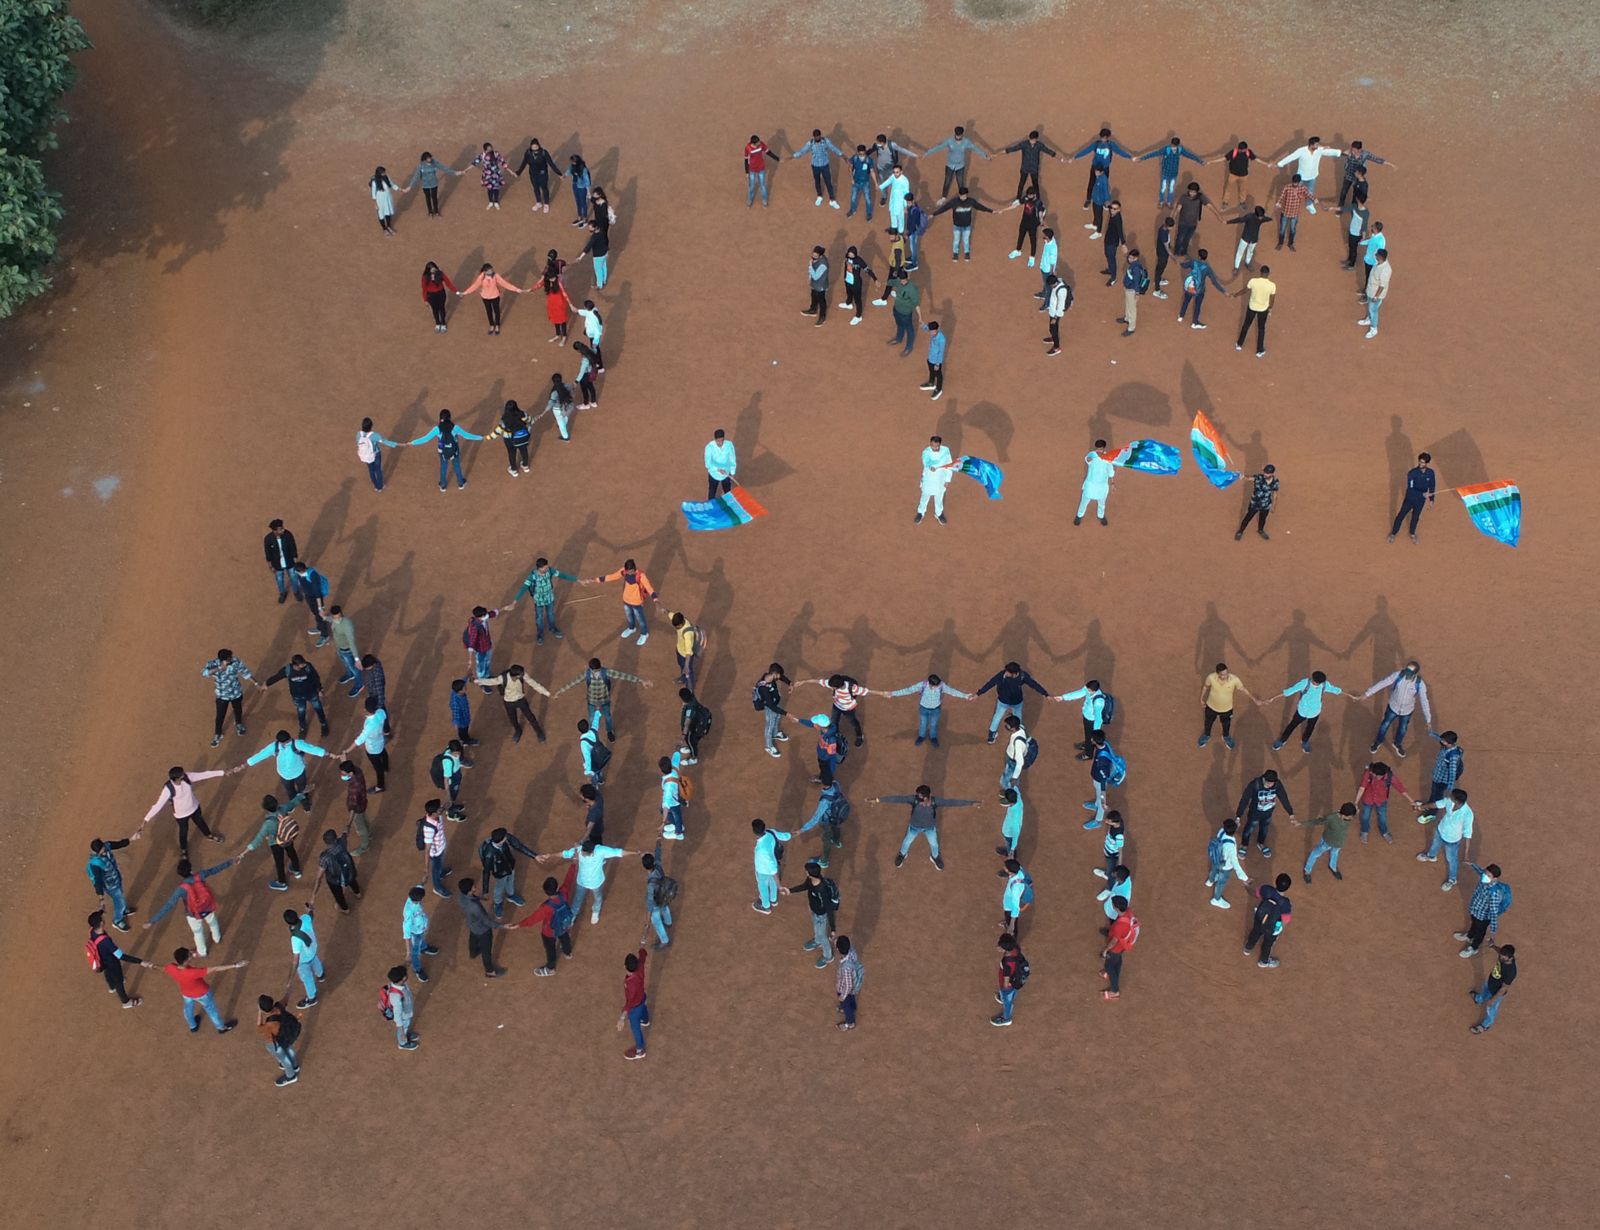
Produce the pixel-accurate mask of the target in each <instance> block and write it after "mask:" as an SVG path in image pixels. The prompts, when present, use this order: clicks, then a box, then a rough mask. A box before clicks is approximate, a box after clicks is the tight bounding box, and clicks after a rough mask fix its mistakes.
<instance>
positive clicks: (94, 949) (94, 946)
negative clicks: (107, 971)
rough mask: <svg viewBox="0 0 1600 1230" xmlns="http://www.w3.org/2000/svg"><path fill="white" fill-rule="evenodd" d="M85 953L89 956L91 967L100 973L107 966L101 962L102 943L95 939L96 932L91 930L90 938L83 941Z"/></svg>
mask: <svg viewBox="0 0 1600 1230" xmlns="http://www.w3.org/2000/svg"><path fill="white" fill-rule="evenodd" d="M83 955H84V956H86V957H88V958H89V968H90V969H91V970H93V971H94V972H95V973H97V974H98V973H99V972H100V971H101V970H103V969H104V968H105V966H103V965H101V964H100V943H99V941H98V940H97V939H95V935H94V932H93V931H91V932H89V938H88V939H86V940H85V941H84V942H83Z"/></svg>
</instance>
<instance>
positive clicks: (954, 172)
mask: <svg viewBox="0 0 1600 1230" xmlns="http://www.w3.org/2000/svg"><path fill="white" fill-rule="evenodd" d="M939 150H944V151H945V154H944V187H942V188H940V189H939V200H940V201H943V200H945V198H947V197H948V196H949V195H950V184H951V182H952V181H954V183H955V185H956V187H958V188H965V187H966V186H967V155H969V154H976V155H978V157H979V158H982V159H983V160H984V161H986V162H987V161H988V159H989V154H988V153H987V151H985V150H984V149H983V147H982V146H980V145H979V144H978V143H977V142H976V141H974V140H972V138H970V137H969V136H967V130H966V129H965V128H963V127H962V126H961V125H960V124H957V125H956V128H955V131H954V132H953V133H951V134H950V135H949V136H948V137H946V138H945V139H944V140H943V141H940V142H939V143H938V144H936V145H930V146H928V148H927V149H925V150H923V151H922V152H923V153H924V154H934V153H937V152H938V151H939Z"/></svg>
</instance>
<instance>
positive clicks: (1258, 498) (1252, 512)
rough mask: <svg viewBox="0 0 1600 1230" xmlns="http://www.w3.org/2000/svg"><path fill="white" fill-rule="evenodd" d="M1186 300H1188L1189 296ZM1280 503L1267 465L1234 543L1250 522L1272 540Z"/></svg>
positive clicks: (1255, 478) (1254, 482) (1273, 471)
mask: <svg viewBox="0 0 1600 1230" xmlns="http://www.w3.org/2000/svg"><path fill="white" fill-rule="evenodd" d="M1184 298H1186V299H1187V298H1188V296H1187V295H1185V296H1184ZM1277 501H1278V467H1277V466H1275V465H1272V464H1270V463H1269V464H1267V465H1265V466H1263V467H1262V468H1261V472H1260V473H1259V474H1252V475H1251V476H1250V503H1249V505H1248V506H1247V507H1246V508H1245V510H1244V520H1242V521H1240V522H1239V528H1238V529H1237V530H1235V531H1234V532H1233V541H1234V542H1239V541H1240V540H1242V539H1243V538H1244V532H1245V530H1247V529H1249V528H1250V522H1252V521H1254V522H1255V523H1256V533H1258V534H1260V535H1261V537H1263V538H1271V537H1272V535H1271V534H1269V533H1267V517H1268V516H1269V515H1270V514H1271V512H1272V506H1273V505H1274V504H1275V503H1277Z"/></svg>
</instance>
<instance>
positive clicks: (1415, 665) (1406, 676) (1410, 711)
mask: <svg viewBox="0 0 1600 1230" xmlns="http://www.w3.org/2000/svg"><path fill="white" fill-rule="evenodd" d="M1385 688H1388V689H1389V695H1388V696H1387V697H1386V698H1385V700H1384V706H1383V719H1382V721H1380V722H1379V723H1378V733H1377V734H1375V735H1373V736H1372V746H1371V747H1369V748H1368V749H1367V751H1368V753H1375V752H1377V750H1378V749H1379V748H1380V747H1382V746H1383V737H1384V735H1386V734H1388V732H1389V727H1390V726H1393V727H1394V728H1395V735H1394V744H1393V746H1394V754H1395V755H1396V756H1398V757H1400V759H1401V760H1404V759H1405V758H1406V730H1407V729H1408V728H1409V727H1410V726H1411V719H1412V718H1413V717H1414V716H1415V715H1416V712H1417V707H1418V706H1419V705H1420V706H1421V707H1422V718H1423V721H1424V722H1426V723H1427V728H1428V729H1429V730H1432V729H1433V706H1432V704H1430V703H1429V700H1428V685H1427V682H1426V681H1425V680H1424V679H1423V678H1422V666H1421V664H1420V663H1419V662H1417V660H1416V659H1415V658H1413V659H1411V660H1410V661H1409V662H1407V663H1406V664H1405V665H1404V666H1402V667H1401V668H1400V669H1399V670H1397V671H1393V672H1391V673H1390V674H1387V675H1385V676H1384V677H1383V678H1382V679H1380V680H1378V682H1377V683H1375V684H1373V685H1372V686H1371V687H1370V688H1368V689H1367V690H1366V691H1365V692H1363V693H1361V699H1362V700H1365V699H1367V698H1368V697H1369V696H1376V695H1377V694H1378V693H1379V692H1381V691H1383V690H1384V689H1385Z"/></svg>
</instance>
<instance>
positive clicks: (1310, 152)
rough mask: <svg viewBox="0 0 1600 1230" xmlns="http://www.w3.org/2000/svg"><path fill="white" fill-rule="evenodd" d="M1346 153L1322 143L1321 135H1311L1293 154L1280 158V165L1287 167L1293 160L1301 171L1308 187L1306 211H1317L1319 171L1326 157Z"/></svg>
mask: <svg viewBox="0 0 1600 1230" xmlns="http://www.w3.org/2000/svg"><path fill="white" fill-rule="evenodd" d="M1343 154H1344V151H1343V150H1342V149H1334V148H1332V147H1331V146H1327V145H1324V144H1322V138H1321V137H1309V138H1307V140H1306V143H1305V144H1304V145H1302V146H1301V147H1300V148H1299V149H1297V150H1295V151H1294V152H1293V153H1292V154H1288V155H1286V156H1285V157H1283V158H1280V159H1278V165H1279V166H1280V167H1286V166H1288V165H1289V164H1290V163H1291V162H1292V163H1294V164H1295V168H1294V169H1295V170H1296V171H1297V172H1299V175H1300V182H1301V183H1302V184H1304V185H1305V189H1306V212H1307V213H1313V214H1314V213H1316V212H1317V171H1318V170H1319V169H1320V168H1321V166H1322V160H1323V159H1324V158H1338V157H1341V156H1342V155H1343Z"/></svg>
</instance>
